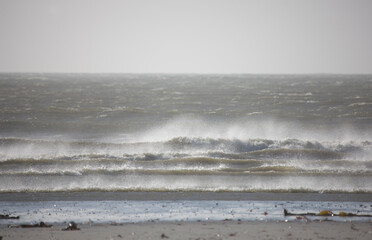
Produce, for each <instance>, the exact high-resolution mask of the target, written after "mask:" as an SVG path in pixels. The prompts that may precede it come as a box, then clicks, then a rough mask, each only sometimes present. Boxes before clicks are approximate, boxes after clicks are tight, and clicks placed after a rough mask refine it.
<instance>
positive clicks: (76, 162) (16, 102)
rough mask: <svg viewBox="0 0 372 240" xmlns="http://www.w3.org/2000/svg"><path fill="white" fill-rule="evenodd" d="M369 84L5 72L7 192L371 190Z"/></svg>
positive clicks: (2, 105)
mask: <svg viewBox="0 0 372 240" xmlns="http://www.w3.org/2000/svg"><path fill="white" fill-rule="evenodd" d="M371 79H372V76H369V75H363V76H336V75H303V76H302V75H299V76H294V75H291V76H265V75H124V74H111V75H103V74H101V75H100V74H0V113H1V115H0V191H1V192H14V191H17V192H18V191H21V192H22V191H26V192H28V191H94V190H100V191H134V190H135V191H180V190H181V191H247V192H253V191H269V192H270V191H274V192H276V191H278V192H288V191H295V192H372V139H371V136H372V135H371V130H370V129H372V128H371V126H372V95H371V94H370V93H371V92H372V80H371Z"/></svg>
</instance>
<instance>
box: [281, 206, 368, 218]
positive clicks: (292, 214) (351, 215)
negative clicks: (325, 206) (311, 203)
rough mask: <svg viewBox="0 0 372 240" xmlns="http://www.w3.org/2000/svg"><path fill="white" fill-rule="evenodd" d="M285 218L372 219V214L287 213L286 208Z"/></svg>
mask: <svg viewBox="0 0 372 240" xmlns="http://www.w3.org/2000/svg"><path fill="white" fill-rule="evenodd" d="M284 216H322V217H329V216H331V217H333V216H338V217H372V215H370V214H360V215H359V214H354V213H345V212H339V214H336V213H333V212H331V211H328V210H323V211H320V212H319V213H290V212H288V211H287V209H285V208H284Z"/></svg>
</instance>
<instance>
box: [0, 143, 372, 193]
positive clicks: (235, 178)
mask: <svg viewBox="0 0 372 240" xmlns="http://www.w3.org/2000/svg"><path fill="white" fill-rule="evenodd" d="M371 152H372V151H371V143H370V142H346V143H345V142H319V141H303V140H298V139H287V140H271V139H248V140H239V139H220V138H217V139H213V138H187V137H177V138H173V139H170V140H165V141H157V142H151V141H148V142H146V141H144V142H122V143H120V142H91V141H69V140H58V141H57V140H45V139H43V140H40V139H24V138H1V139H0V192H7V191H65V190H66V191H74V190H77V189H78V190H81V191H90V190H92V189H96V190H97V189H99V190H102V191H111V190H112V191H131V190H141V191H142V190H143V191H144V190H146V191H168V190H170V191H173V190H177V191H179V190H182V191H285V190H286V191H341V192H342V191H344V192H352V191H354V192H355V191H357V192H358V191H359V192H372V183H370V181H369V179H370V178H371V177H372V159H371V158H370V156H371ZM319 179H323V181H324V182H323V183H321V182H319ZM337 179H338V180H337ZM296 181H299V182H296ZM307 181H316V182H317V183H318V184H323V185H322V186H318V185H316V184H313V183H312V184H309V183H308V182H307ZM338 181H340V182H338ZM340 183H343V184H340Z"/></svg>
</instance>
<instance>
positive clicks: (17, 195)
mask: <svg viewBox="0 0 372 240" xmlns="http://www.w3.org/2000/svg"><path fill="white" fill-rule="evenodd" d="M180 200H185V201H212V200H219V201H330V202H334V201H339V202H372V193H308V192H306V193H298V192H296V193H281V192H207V191H205V192H204V191H200V192H198V191H185V192H183V191H177V192H176V191H169V192H148V191H143V192H142V191H136V192H110V191H107V192H100V191H92V192H10V193H9V192H6V193H0V202H7V201H12V202H33V201H180Z"/></svg>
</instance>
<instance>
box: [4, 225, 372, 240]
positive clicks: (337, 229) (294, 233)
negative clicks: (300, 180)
mask: <svg viewBox="0 0 372 240" xmlns="http://www.w3.org/2000/svg"><path fill="white" fill-rule="evenodd" d="M78 227H79V228H80V230H78V231H62V229H63V228H65V226H64V225H56V226H53V227H51V228H27V229H26V228H4V227H3V228H1V234H0V236H1V237H2V239H3V240H6V239H40V240H43V239H55V240H57V239H64V240H66V239H78V240H85V239H87V240H88V239H313V240H314V239H371V238H372V223H366V222H359V223H351V222H330V221H324V222H308V223H305V222H302V221H301V222H241V221H212V222H209V221H205V222H204V221H202V222H160V223H152V222H149V223H135V224H132V223H126V224H119V225H109V224H105V225H80V226H78Z"/></svg>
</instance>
